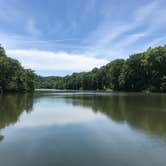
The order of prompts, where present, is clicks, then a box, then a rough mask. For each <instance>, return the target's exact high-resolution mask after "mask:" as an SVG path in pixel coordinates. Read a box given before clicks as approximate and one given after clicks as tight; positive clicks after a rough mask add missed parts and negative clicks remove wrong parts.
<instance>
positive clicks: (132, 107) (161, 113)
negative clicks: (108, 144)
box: [72, 94, 166, 136]
mask: <svg viewBox="0 0 166 166" xmlns="http://www.w3.org/2000/svg"><path fill="white" fill-rule="evenodd" d="M72 98H74V99H73V100H72V103H73V105H75V106H77V105H80V106H83V107H90V108H92V109H93V111H94V112H102V113H104V114H106V115H107V116H108V117H110V118H111V119H112V120H113V121H115V122H118V123H124V122H126V123H127V124H129V125H130V126H131V127H133V128H137V129H140V130H143V131H146V132H150V133H151V134H155V135H158V136H166V102H165V101H166V95H163V94H162V95H160V94H151V95H145V94H113V95H110V96H108V95H106V96H105V95H101V96H100V95H89V96H83V95H82V96H72Z"/></svg>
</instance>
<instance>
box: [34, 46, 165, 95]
mask: <svg viewBox="0 0 166 166" xmlns="http://www.w3.org/2000/svg"><path fill="white" fill-rule="evenodd" d="M35 80H36V81H35V86H36V87H37V88H55V89H73V90H105V89H112V90H115V91H137V92H138V91H155V92H166V46H163V47H156V48H153V49H152V48H149V49H148V50H147V51H146V52H143V53H139V54H134V55H132V56H130V57H129V58H128V59H127V60H123V59H118V60H114V61H112V62H110V63H109V64H107V65H105V66H103V67H101V68H99V69H98V68H94V69H93V70H92V71H90V72H81V73H73V74H72V75H71V76H65V77H40V76H36V78H35Z"/></svg>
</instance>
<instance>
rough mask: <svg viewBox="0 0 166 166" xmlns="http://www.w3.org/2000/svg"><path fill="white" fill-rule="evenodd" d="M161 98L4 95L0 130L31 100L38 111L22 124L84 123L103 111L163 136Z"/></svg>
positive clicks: (165, 119)
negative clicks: (38, 106)
mask: <svg viewBox="0 0 166 166" xmlns="http://www.w3.org/2000/svg"><path fill="white" fill-rule="evenodd" d="M165 101H166V96H165V95H158V94H152V95H143V94H110V95H108V94H96V93H90V94H88V93H87V94H77V93H70V94H65V93H60V94H50V93H45V92H38V93H36V94H35V95H33V94H22V95H11V94H10V95H9V94H8V95H3V96H0V130H1V129H3V128H5V127H7V126H9V125H13V124H15V123H16V122H17V121H18V120H19V117H20V115H21V114H22V113H23V112H26V113H28V112H31V111H33V105H34V103H35V105H36V103H38V104H39V105H40V110H39V112H38V110H37V108H36V109H34V112H33V113H34V114H35V116H34V117H35V118H37V119H35V118H32V119H30V120H29V119H27V118H25V119H23V120H22V124H21V125H22V126H23V127H25V126H28V125H29V127H32V126H35V125H36V126H42V125H51V124H63V125H65V124H68V123H74V122H76V123H77V122H86V121H90V120H91V121H92V120H93V119H95V118H100V117H102V114H104V115H106V116H107V117H109V118H110V119H111V120H113V121H114V122H116V123H127V124H128V125H129V126H130V127H132V128H135V129H139V130H142V131H144V132H149V133H151V134H154V135H156V136H166V102H165ZM44 102H45V103H46V105H42V103H44ZM53 103H54V104H55V105H54V106H53ZM58 103H59V105H58ZM65 103H66V105H65V106H64V104H65ZM70 105H71V106H70ZM72 105H73V106H74V107H72ZM55 108H56V111H55ZM66 108H68V109H66ZM74 108H76V109H74ZM65 109H66V110H65ZM41 110H42V111H41ZM91 110H93V111H94V112H95V114H94V113H93V112H92V111H91ZM96 113H97V114H96ZM32 117H33V116H32ZM1 140H3V136H1V134H0V141H1Z"/></svg>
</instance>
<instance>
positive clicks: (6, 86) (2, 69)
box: [0, 47, 34, 92]
mask: <svg viewBox="0 0 166 166" xmlns="http://www.w3.org/2000/svg"><path fill="white" fill-rule="evenodd" d="M33 80H34V73H33V71H31V70H25V69H24V68H23V67H22V66H21V64H20V63H19V62H18V61H17V60H15V59H12V58H9V57H7V56H6V54H5V51H4V49H3V48H2V47H0V91H1V92H6V91H13V92H20V91H33V90H34V85H33V84H34V81H33Z"/></svg>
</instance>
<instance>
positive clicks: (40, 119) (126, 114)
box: [0, 91, 166, 166]
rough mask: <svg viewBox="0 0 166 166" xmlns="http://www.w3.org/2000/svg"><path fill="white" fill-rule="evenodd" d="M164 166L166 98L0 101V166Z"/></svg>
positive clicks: (50, 95) (51, 96)
mask: <svg viewBox="0 0 166 166" xmlns="http://www.w3.org/2000/svg"><path fill="white" fill-rule="evenodd" d="M36 165H39V166H55V165H57V166H165V165H166V95H163V94H148V95H146V94H134V93H133V94H127V93H119V94H116V93H92V92H85V93H83V92H79V93H78V92H77V93H74V92H68V93H66V92H63V93H60V92H57V93H55V92H54V91H51V92H48V91H42V92H35V94H33V95H30V94H29V95H9V94H8V95H4V96H0V166H36Z"/></svg>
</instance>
